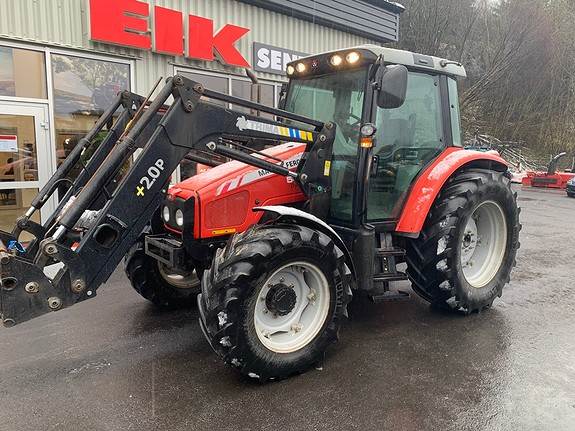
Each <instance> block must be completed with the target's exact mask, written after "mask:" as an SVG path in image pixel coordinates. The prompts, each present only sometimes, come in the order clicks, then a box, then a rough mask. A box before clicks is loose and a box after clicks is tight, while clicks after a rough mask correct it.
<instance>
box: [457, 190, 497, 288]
mask: <svg viewBox="0 0 575 431" xmlns="http://www.w3.org/2000/svg"><path fill="white" fill-rule="evenodd" d="M506 248H507V220H506V218H505V214H504V212H503V209H502V208H501V206H500V205H499V204H497V203H496V202H493V201H486V202H483V203H482V204H481V205H479V206H478V207H477V208H476V209H475V211H473V214H471V216H470V217H469V220H468V221H467V224H466V226H465V230H464V232H463V237H462V239H461V246H460V258H461V267H462V268H463V275H464V276H465V279H466V280H467V282H468V283H469V284H470V285H471V286H472V287H475V288H478V289H480V288H482V287H485V286H486V285H488V284H489V283H490V282H491V281H492V280H493V278H494V277H495V276H496V274H497V272H498V271H499V268H501V265H502V263H503V259H504V258H505V251H506Z"/></svg>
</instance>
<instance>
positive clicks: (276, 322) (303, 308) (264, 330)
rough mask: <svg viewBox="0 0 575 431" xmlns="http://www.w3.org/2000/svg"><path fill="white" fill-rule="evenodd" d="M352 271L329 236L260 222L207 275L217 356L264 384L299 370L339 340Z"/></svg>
mask: <svg viewBox="0 0 575 431" xmlns="http://www.w3.org/2000/svg"><path fill="white" fill-rule="evenodd" d="M350 276H351V274H350V271H349V269H348V267H347V266H346V264H345V257H344V255H343V253H342V252H341V250H339V249H338V248H337V246H336V245H335V244H334V243H333V241H332V240H331V239H330V238H329V237H328V236H327V235H325V234H323V233H321V232H318V231H315V230H312V229H309V228H307V227H303V226H294V225H287V224H282V225H257V226H254V227H252V228H250V229H249V230H247V231H246V232H244V233H242V234H239V235H236V236H234V237H233V238H232V239H231V240H230V242H229V243H228V244H227V246H226V247H225V248H224V249H221V250H218V252H217V253H216V256H215V258H214V262H213V264H212V266H211V268H210V269H209V270H207V271H206V272H205V273H204V276H203V280H202V294H201V295H200V297H199V298H198V302H199V305H200V324H201V326H202V329H203V331H204V334H205V336H206V338H207V339H208V341H209V343H210V344H211V345H212V347H213V348H214V350H215V351H216V353H217V354H218V355H219V356H221V357H222V358H223V359H224V361H225V362H226V363H227V364H230V365H232V366H234V367H236V368H238V369H239V370H240V372H241V373H242V374H244V375H247V376H250V377H252V378H257V379H259V380H260V381H267V380H270V379H282V378H285V377H289V376H291V375H293V374H297V373H301V372H304V371H306V370H307V369H309V368H310V367H312V366H313V365H314V364H316V363H318V362H319V361H321V360H322V358H323V355H324V352H325V350H326V349H327V347H328V346H329V345H330V344H332V343H333V342H335V341H336V340H337V337H338V330H339V327H340V324H341V321H342V319H343V317H344V316H346V315H347V313H346V307H347V304H348V303H349V301H350V300H351V288H350Z"/></svg>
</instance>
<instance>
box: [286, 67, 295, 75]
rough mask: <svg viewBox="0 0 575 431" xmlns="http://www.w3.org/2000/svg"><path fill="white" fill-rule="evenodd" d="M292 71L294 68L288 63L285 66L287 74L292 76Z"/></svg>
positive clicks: (293, 71)
mask: <svg viewBox="0 0 575 431" xmlns="http://www.w3.org/2000/svg"><path fill="white" fill-rule="evenodd" d="M294 73H295V68H294V67H293V66H292V65H291V64H290V65H289V66H288V67H287V74H288V75H289V76H292V75H293V74H294Z"/></svg>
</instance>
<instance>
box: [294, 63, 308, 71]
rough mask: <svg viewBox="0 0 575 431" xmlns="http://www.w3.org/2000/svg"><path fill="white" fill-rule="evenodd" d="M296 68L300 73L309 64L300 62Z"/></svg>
mask: <svg viewBox="0 0 575 431" xmlns="http://www.w3.org/2000/svg"><path fill="white" fill-rule="evenodd" d="M296 69H297V71H298V72H299V73H304V72H305V71H306V69H307V66H306V65H305V63H298V64H297V66H296Z"/></svg>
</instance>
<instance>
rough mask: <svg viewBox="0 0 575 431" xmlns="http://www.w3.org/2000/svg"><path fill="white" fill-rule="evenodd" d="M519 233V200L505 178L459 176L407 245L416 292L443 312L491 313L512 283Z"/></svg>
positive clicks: (486, 173)
mask: <svg viewBox="0 0 575 431" xmlns="http://www.w3.org/2000/svg"><path fill="white" fill-rule="evenodd" d="M520 229H521V225H520V224H519V208H517V203H516V194H514V193H513V192H512V190H511V182H510V180H509V179H508V178H507V177H506V176H505V175H504V174H503V173H499V172H493V171H490V170H485V169H466V170H462V171H460V172H459V173H457V174H456V175H454V176H453V177H452V178H451V179H450V180H449V181H448V182H447V184H446V185H445V186H444V189H443V190H442V192H441V193H440V195H439V197H438V198H437V200H436V201H435V203H434V205H433V207H432V209H431V211H430V213H429V216H428V218H427V221H426V223H425V226H424V229H423V231H422V233H421V235H420V237H419V238H418V239H416V240H411V241H410V242H409V243H408V244H407V263H408V275H409V277H410V279H411V282H412V286H413V289H414V290H415V291H416V292H417V293H418V294H419V295H420V296H422V297H423V298H424V299H426V300H428V301H430V302H431V303H432V304H434V305H436V306H439V307H442V308H448V309H455V310H459V311H463V312H465V313H471V312H474V311H481V310H484V309H486V308H489V307H490V306H491V305H492V304H493V301H494V299H495V298H497V297H498V296H501V294H502V291H503V287H504V286H505V284H507V283H508V282H509V280H510V274H511V270H512V268H513V267H514V266H515V256H516V254H517V249H518V248H519V231H520Z"/></svg>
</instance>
